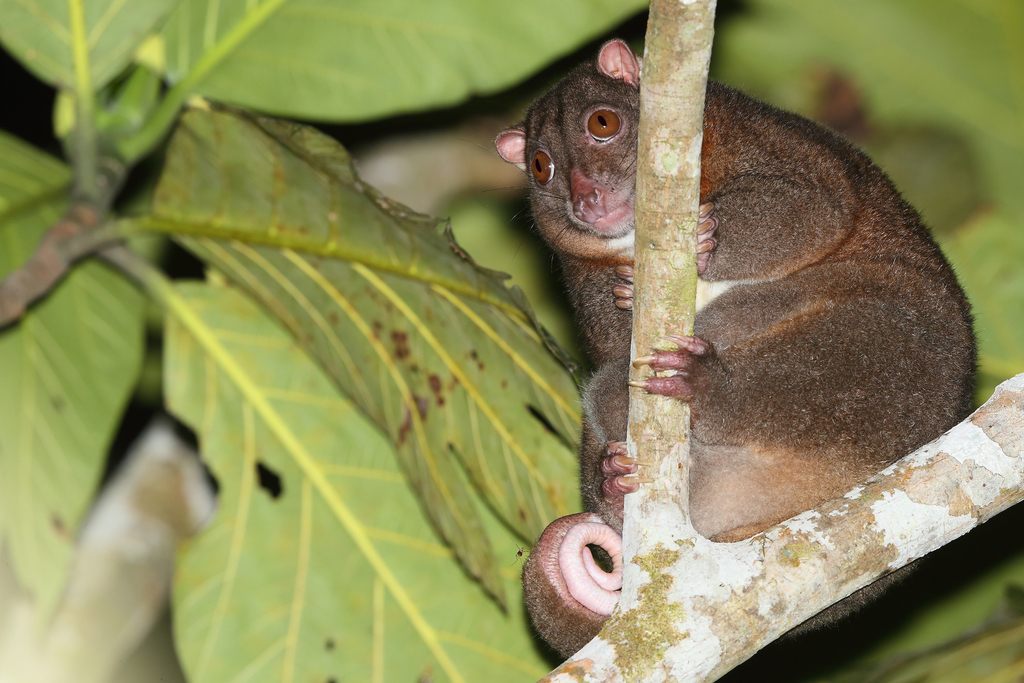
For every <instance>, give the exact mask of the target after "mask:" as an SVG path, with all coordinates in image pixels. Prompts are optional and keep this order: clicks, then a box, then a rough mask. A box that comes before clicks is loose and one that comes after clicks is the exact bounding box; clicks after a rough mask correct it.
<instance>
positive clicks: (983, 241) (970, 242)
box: [942, 213, 1024, 400]
mask: <svg viewBox="0 0 1024 683" xmlns="http://www.w3.org/2000/svg"><path fill="white" fill-rule="evenodd" d="M942 247H943V250H944V251H945V252H946V253H947V254H949V257H950V261H951V262H952V264H953V268H954V269H955V270H956V273H957V275H958V276H959V278H960V282H961V283H962V284H963V286H964V289H966V290H967V292H968V294H969V295H970V299H971V307H972V311H973V313H974V329H975V332H976V334H977V336H978V349H979V351H980V354H979V355H980V363H979V368H978V369H979V373H978V387H977V396H978V398H979V399H981V400H984V399H987V398H988V397H989V396H991V395H992V391H993V390H994V389H995V387H996V385H997V384H999V382H1001V381H1003V380H1004V379H1006V378H1007V377H1012V376H1014V375H1016V374H1018V373H1021V372H1024V316H1021V315H1016V314H1012V313H1009V312H1010V311H1024V268H1022V267H1021V264H1024V231H1021V228H1020V225H1018V224H1015V223H1014V222H1012V221H1010V220H1007V218H1006V217H1005V216H1002V215H998V214H991V213H989V214H983V215H981V216H979V217H978V218H977V219H975V220H974V221H972V222H971V223H970V224H968V225H967V226H965V227H964V228H963V229H961V230H960V231H958V232H957V233H956V234H955V235H951V236H949V237H948V238H947V239H945V240H943V242H942Z"/></svg>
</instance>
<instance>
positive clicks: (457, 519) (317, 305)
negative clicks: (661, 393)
mask: <svg viewBox="0 0 1024 683" xmlns="http://www.w3.org/2000/svg"><path fill="white" fill-rule="evenodd" d="M140 224H141V225H143V226H145V227H148V228H149V229H156V230H162V231H166V232H170V233H174V234H177V235H179V236H180V237H181V238H182V239H183V240H184V243H185V244H186V245H187V246H189V247H190V248H191V249H193V250H194V251H195V252H196V253H197V254H199V255H200V256H202V257H203V258H204V259H206V260H208V261H209V262H211V263H213V264H215V265H216V266H217V268H218V269H219V270H221V271H222V272H224V273H225V274H226V275H227V276H228V277H230V278H232V279H233V280H234V281H236V282H237V283H239V284H240V285H241V286H243V287H245V288H246V289H247V290H248V291H249V292H250V293H251V294H253V295H254V296H255V297H256V298H257V299H258V300H259V301H261V303H262V304H263V305H264V306H265V307H266V308H267V310H269V311H272V312H273V313H274V315H275V316H276V317H277V318H278V319H279V320H280V321H281V322H282V323H283V324H284V325H285V326H286V327H287V328H288V329H289V330H290V331H291V332H292V333H293V334H295V335H296V338H297V339H299V341H300V342H301V343H302V344H303V346H304V347H306V348H307V349H308V350H309V352H310V353H311V354H312V355H313V356H314V357H315V358H317V360H318V361H319V362H320V363H321V365H322V366H323V368H324V369H325V370H326V371H327V373H328V374H329V375H330V376H331V377H332V378H333V379H334V380H335V381H336V382H337V383H338V385H339V386H340V387H341V388H342V390H343V391H344V392H345V393H346V394H347V395H348V396H349V397H350V398H351V399H352V400H353V401H354V402H355V403H356V404H357V405H358V406H359V407H360V408H361V409H362V410H364V411H365V412H366V414H367V415H368V416H369V417H370V418H371V419H373V421H374V422H375V423H376V424H377V425H378V426H379V428H380V429H382V430H383V431H384V432H385V433H386V434H387V435H388V436H389V437H390V438H391V440H392V441H393V443H395V444H396V445H397V446H398V452H399V454H400V457H401V459H402V463H403V467H404V470H405V472H406V474H407V475H408V477H409V480H410V483H411V484H412V486H413V488H414V489H415V490H416V491H417V493H418V494H419V495H420V497H421V499H422V501H423V504H424V506H425V508H426V510H427V512H428V514H429V515H430V518H431V520H432V521H433V522H434V524H436V526H437V527H438V529H439V530H440V531H441V533H442V535H443V536H444V538H446V539H447V540H448V541H449V542H450V543H452V544H453V546H454V547H455V550H456V552H457V554H458V556H459V557H460V558H461V559H462V560H463V561H464V562H465V563H466V566H467V567H468V568H469V570H470V571H471V572H472V573H473V574H474V575H475V576H478V577H480V578H481V579H482V580H483V581H484V583H485V584H486V585H487V586H488V587H489V588H490V589H491V590H493V591H495V594H496V595H498V596H499V597H500V595H501V591H502V586H501V583H500V582H499V581H498V579H497V576H498V569H499V568H500V566H501V564H502V563H501V562H498V563H495V561H494V558H493V557H492V555H491V552H490V549H489V545H488V542H487V537H486V536H485V535H484V534H483V533H482V530H481V519H480V515H479V513H478V511H477V510H476V509H475V507H474V505H473V494H472V492H471V488H472V487H475V488H476V489H477V490H478V491H479V492H481V493H482V494H483V495H484V497H485V500H486V501H487V504H488V505H489V506H490V507H491V508H492V509H493V510H494V511H495V512H496V513H497V514H498V515H499V516H500V517H501V518H502V519H503V520H504V522H505V523H506V524H508V525H509V527H510V528H513V529H515V530H516V531H517V532H518V533H519V534H520V535H522V536H523V537H524V538H534V537H536V536H537V535H538V534H539V533H540V531H541V530H542V529H543V527H544V526H545V525H546V524H547V523H548V522H550V521H551V519H553V518H554V517H557V516H560V515H562V514H565V513H566V512H568V511H570V510H574V509H577V505H578V499H577V498H576V496H577V494H576V491H575V486H574V485H573V483H572V482H573V481H574V479H575V469H576V465H575V457H574V455H573V452H572V447H571V443H572V442H573V441H574V440H575V437H576V431H577V429H578V420H579V416H578V412H577V408H576V400H577V399H576V388H575V384H574V382H573V380H572V378H571V376H570V375H569V373H568V372H567V371H566V369H565V368H564V367H563V366H562V365H561V364H560V363H559V362H558V361H557V360H556V359H555V358H554V357H553V356H552V355H551V353H550V352H549V351H548V349H547V348H546V347H545V344H544V343H543V341H542V339H541V336H540V335H539V334H538V331H537V330H536V329H535V327H534V326H533V325H532V324H531V322H530V320H529V317H528V315H527V313H526V312H525V311H524V309H523V308H521V305H520V301H519V299H518V297H517V296H516V292H515V291H510V290H508V289H506V288H505V286H504V285H503V284H502V283H501V280H500V279H499V278H497V277H495V276H494V275H493V274H491V273H489V272H487V271H484V270H482V269H480V268H478V267H477V266H475V265H474V264H473V263H472V262H471V261H468V260H467V259H465V258H464V257H462V256H460V255H459V254H458V253H456V251H454V250H453V247H452V245H451V244H450V243H449V241H448V240H447V238H446V237H445V236H444V235H442V234H440V233H439V232H438V230H437V228H438V226H437V221H436V220H435V219H430V218H427V217H425V216H418V215H415V214H411V213H410V212H408V210H406V209H404V208H403V207H400V206H396V205H393V204H392V203H390V202H389V201H387V200H386V199H384V198H383V197H380V196H378V195H377V194H376V193H374V192H373V190H372V189H370V188H367V187H365V186H364V185H363V184H362V183H361V182H359V180H358V179H357V178H356V177H355V174H354V171H353V169H352V166H351V164H350V162H349V159H348V155H347V154H346V153H345V151H344V149H342V148H341V147H340V146H339V145H338V144H337V143H336V142H334V141H333V140H331V139H330V138H327V137H326V136H323V135H322V134H320V133H318V132H316V131H315V130H314V129H311V128H308V127H302V126H295V125H292V124H282V123H277V122H273V121H263V122H261V123H257V122H254V121H250V120H246V119H244V118H239V117H236V116H233V115H229V114H223V113H209V112H192V113H190V114H188V115H187V116H186V117H185V118H184V120H183V122H182V124H181V126H180V128H179V130H178V132H177V134H176V135H175V137H174V139H173V140H172V142H171V145H170V148H169V150H168V157H167V163H166V167H165V171H164V174H163V177H162V179H161V181H160V185H159V187H158V189H157V193H156V201H155V205H154V211H153V215H152V216H151V217H149V218H148V219H145V220H142V221H140ZM567 444H569V445H567ZM463 469H464V470H465V471H466V472H467V473H468V475H469V478H470V480H471V481H472V487H471V486H470V485H468V484H467V483H466V482H465V481H464V480H463V477H462V472H461V471H462V470H463Z"/></svg>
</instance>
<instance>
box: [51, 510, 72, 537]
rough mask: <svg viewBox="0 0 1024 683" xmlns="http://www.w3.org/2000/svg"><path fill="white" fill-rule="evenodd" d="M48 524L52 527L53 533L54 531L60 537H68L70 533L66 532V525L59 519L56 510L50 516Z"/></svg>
mask: <svg viewBox="0 0 1024 683" xmlns="http://www.w3.org/2000/svg"><path fill="white" fill-rule="evenodd" d="M50 526H51V527H53V531H54V533H56V534H57V536H59V537H60V538H62V539H68V538H70V534H69V533H68V528H67V526H65V524H64V520H63V519H61V517H60V515H58V514H57V513H56V512H55V513H53V514H52V515H51V516H50Z"/></svg>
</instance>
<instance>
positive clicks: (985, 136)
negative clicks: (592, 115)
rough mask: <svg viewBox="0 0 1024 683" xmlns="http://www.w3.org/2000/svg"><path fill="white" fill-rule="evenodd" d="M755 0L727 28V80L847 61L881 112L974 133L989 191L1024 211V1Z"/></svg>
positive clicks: (722, 53) (723, 61)
mask: <svg viewBox="0 0 1024 683" xmlns="http://www.w3.org/2000/svg"><path fill="white" fill-rule="evenodd" d="M750 9H751V12H749V13H748V14H745V15H743V16H742V17H741V18H737V19H734V20H732V21H730V22H729V23H728V24H727V26H726V27H725V29H724V30H723V31H721V32H720V33H719V35H718V36H716V42H715V61H716V66H717V67H718V68H719V71H720V73H721V75H722V76H723V77H724V78H725V79H726V80H728V81H730V82H733V83H735V84H736V85H738V86H741V87H748V86H750V85H753V86H758V85H760V86H764V85H765V84H766V83H768V82H779V81H780V80H782V79H786V78H791V76H792V74H794V73H796V72H799V71H800V70H801V69H802V68H804V67H806V66H807V65H808V64H813V63H815V62H817V63H826V64H832V65H836V66H839V67H841V68H842V69H843V71H844V72H846V73H848V74H850V75H852V76H854V77H855V78H856V83H857V86H858V88H859V89H861V90H862V91H863V93H864V94H865V95H866V96H867V99H868V100H869V109H870V112H871V117H872V119H873V120H875V121H880V122H888V123H901V122H906V121H915V122H918V123H929V124H932V125H935V126H937V127H939V128H949V129H953V130H957V131H960V132H962V133H963V134H965V135H967V136H968V137H969V139H970V140H971V141H972V143H973V147H974V151H975V152H976V154H977V155H978V158H979V159H980V161H981V163H982V165H983V166H984V167H985V168H986V172H985V173H984V179H985V183H984V191H985V193H986V198H987V199H989V200H990V201H994V202H998V203H1001V204H1002V205H1004V206H1005V207H1006V208H1007V209H1008V210H1010V211H1011V212H1012V213H1013V214H1015V215H1018V216H1020V215H1022V214H1024V193H1022V192H1021V191H1020V179H1021V178H1024V126H1022V125H1021V121H1024V98H1022V97H1021V96H1020V93H1021V92H1024V90H1022V88H1024V83H1022V80H1021V79H1022V74H1024V50H1021V48H1020V46H1021V44H1022V39H1021V37H1022V36H1024V10H1022V7H1021V3H1020V2H1019V0H985V1H984V2H962V0H900V1H899V2H893V1H892V0H860V1H858V2H845V1H843V0H819V1H818V2H803V1H802V0H754V1H753V2H751V3H750ZM783 104H784V103H783Z"/></svg>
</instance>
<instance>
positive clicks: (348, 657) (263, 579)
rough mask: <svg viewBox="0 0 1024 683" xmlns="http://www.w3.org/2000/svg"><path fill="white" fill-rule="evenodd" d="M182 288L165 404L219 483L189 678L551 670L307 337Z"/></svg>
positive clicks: (186, 588) (209, 294)
mask: <svg viewBox="0 0 1024 683" xmlns="http://www.w3.org/2000/svg"><path fill="white" fill-rule="evenodd" d="M169 298H170V300H171V305H170V311H171V315H170V316H169V318H168V332H167V337H166V340H167V346H166V349H167V355H166V364H167V367H166V377H167V390H168V401H169V405H170V407H171V408H172V410H174V411H175V412H176V413H177V414H178V415H179V416H181V417H182V418H183V419H185V420H186V421H187V422H189V423H190V424H191V425H192V426H193V427H194V428H195V429H196V430H197V431H198V432H199V435H200V443H201V450H202V453H203V456H204V458H205V460H206V462H207V463H208V464H209V466H210V467H211V469H212V471H213V473H214V475H215V476H216V477H217V480H218V482H219V483H220V510H219V512H218V515H217V518H216V520H215V522H214V524H213V525H212V527H211V528H210V529H208V530H207V531H206V532H205V534H204V535H203V536H202V537H200V538H199V539H198V540H197V541H196V542H195V543H194V544H193V545H192V546H191V547H190V548H188V550H187V552H185V553H184V554H183V556H182V557H181V561H180V563H179V566H178V573H177V582H176V587H175V609H174V617H175V618H174V622H175V629H176V632H177V644H178V650H179V652H180V653H181V656H182V660H183V663H184V665H185V668H186V670H187V671H188V674H189V680H191V681H193V683H203V682H205V681H215V682H220V681H233V680H260V681H272V680H283V681H292V680H294V681H338V682H339V683H341V682H342V681H360V682H362V681H383V680H399V681H414V680H424V679H429V680H448V681H461V680H464V681H479V680H488V681H518V680H535V679H536V678H538V677H539V676H542V675H543V674H544V672H545V670H546V667H545V666H544V663H543V661H542V660H541V659H540V658H539V657H538V655H537V653H536V652H535V651H534V647H533V644H532V642H531V639H530V636H529V630H528V628H527V626H526V624H525V620H524V615H523V612H522V609H521V608H518V607H517V608H516V609H513V610H511V611H510V613H509V614H503V613H502V612H501V610H500V609H499V608H498V606H497V605H496V604H495V603H494V602H493V601H491V600H489V599H486V597H485V595H484V593H483V592H482V591H481V590H480V587H479V585H478V584H476V583H475V582H474V581H472V580H471V579H470V578H469V577H468V576H467V575H466V574H465V572H463V571H462V569H461V568H460V567H459V565H458V563H457V562H456V561H455V558H454V557H453V556H452V553H451V552H450V551H449V550H448V548H447V547H446V546H445V545H443V543H442V542H441V540H440V539H439V538H438V537H437V536H436V535H435V534H434V533H433V532H432V530H431V528H430V526H429V525H428V524H427V523H426V522H425V520H424V519H423V517H422V514H421V513H420V510H419V506H418V505H417V502H416V499H415V497H414V496H413V494H412V491H411V490H410V488H409V486H408V484H407V482H406V480H405V477H404V476H403V475H402V472H401V470H400V468H399V467H398V465H397V462H396V459H395V452H394V449H393V447H392V446H391V445H390V444H389V443H388V442H387V440H385V439H384V438H383V437H382V436H381V434H380V433H379V432H378V431H377V429H376V428H374V427H373V426H372V424H370V423H369V422H368V421H367V420H366V419H365V417H363V415H362V414H361V413H360V412H359V411H358V410H356V409H355V408H354V406H353V405H352V404H351V402H349V401H348V400H346V399H345V398H344V397H343V396H342V395H341V394H340V393H339V392H338V389H337V387H336V386H335V385H333V384H332V383H331V381H330V380H329V378H327V377H326V376H325V375H324V373H323V372H322V371H321V370H319V369H318V368H317V367H316V366H315V365H314V364H313V363H311V362H310V361H309V359H308V358H307V356H306V355H305V353H304V352H303V351H302V350H301V349H300V348H299V347H298V345H297V344H296V342H295V341H294V339H293V338H292V337H290V336H289V335H288V334H287V333H286V332H285V331H284V330H283V329H281V328H280V327H279V326H278V325H277V324H276V323H275V322H274V321H273V320H272V319H271V318H270V316H268V315H267V314H266V313H264V312H263V311H261V310H260V309H259V308H257V307H256V306H255V305H254V304H253V303H251V302H250V301H249V300H248V299H247V298H245V297H243V296H242V295H241V294H239V293H238V292H236V291H233V290H232V289H225V288H219V287H216V286H207V285H199V284H193V285H180V286H179V287H178V288H177V290H176V292H172V294H171V295H170V297H169ZM475 506H476V507H477V509H478V510H480V512H481V513H482V514H483V517H484V518H485V519H486V520H487V521H486V523H485V525H484V526H486V527H487V528H488V529H490V530H491V533H492V538H493V539H494V540H495V541H496V542H497V541H501V540H503V539H505V538H506V536H505V534H506V532H504V531H502V530H500V529H501V527H500V526H499V525H498V524H497V522H496V521H495V520H494V519H493V517H491V516H490V515H489V513H488V512H487V511H486V509H484V508H482V507H481V506H480V505H479V503H476V504H475ZM504 546H505V547H506V554H505V558H504V560H505V561H504V562H503V564H504V565H505V567H504V568H503V569H504V571H503V577H502V578H503V583H504V584H505V589H506V590H507V591H508V592H509V593H510V594H512V595H513V596H516V597H518V590H519V589H518V581H517V580H516V579H517V576H516V575H517V571H516V570H517V567H516V566H515V552H516V551H515V546H514V543H513V542H511V541H506V542H505V543H504ZM517 602H518V600H517ZM531 677H532V678H531Z"/></svg>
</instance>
